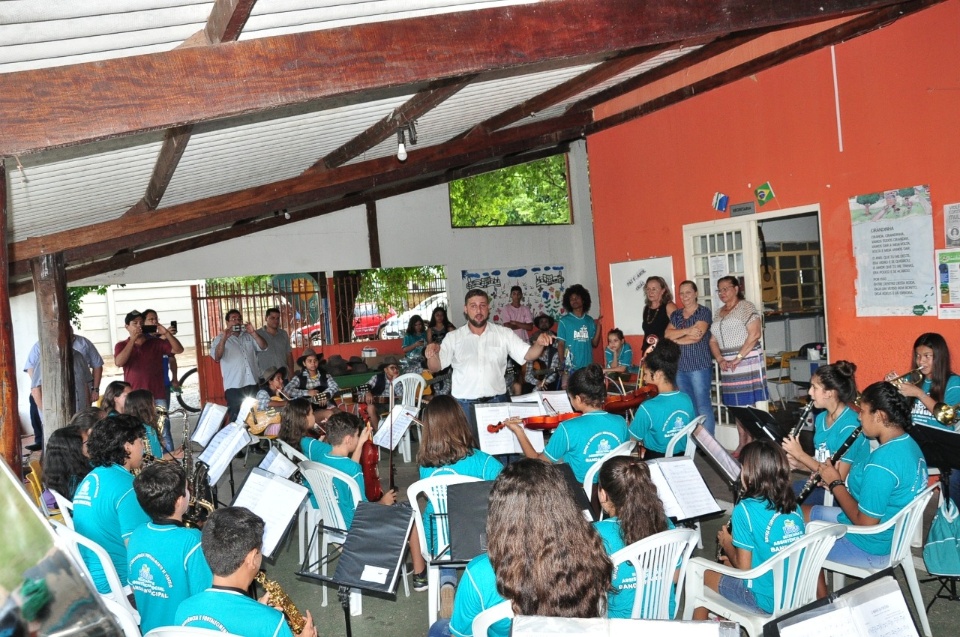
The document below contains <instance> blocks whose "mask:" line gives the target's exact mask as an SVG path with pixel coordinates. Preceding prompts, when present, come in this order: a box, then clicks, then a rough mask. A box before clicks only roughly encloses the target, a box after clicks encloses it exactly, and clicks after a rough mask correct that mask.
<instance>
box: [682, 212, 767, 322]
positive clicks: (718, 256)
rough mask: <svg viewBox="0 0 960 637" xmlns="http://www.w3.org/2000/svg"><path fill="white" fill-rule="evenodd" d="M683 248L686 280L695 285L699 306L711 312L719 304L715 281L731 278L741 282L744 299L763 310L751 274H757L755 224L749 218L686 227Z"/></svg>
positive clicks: (758, 290) (758, 282) (757, 286)
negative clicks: (701, 305) (726, 277)
mask: <svg viewBox="0 0 960 637" xmlns="http://www.w3.org/2000/svg"><path fill="white" fill-rule="evenodd" d="M683 245H684V259H685V261H686V265H687V278H688V279H692V280H693V281H695V282H696V284H697V287H698V288H699V290H700V303H701V304H703V305H705V306H707V307H708V308H710V310H711V311H713V309H714V308H716V307H717V306H718V305H719V303H720V299H719V298H718V297H717V279H719V278H720V277H724V276H728V275H731V276H735V277H738V278H742V279H743V287H741V290H742V291H743V294H744V296H745V297H746V299H747V300H748V301H750V302H751V303H753V304H754V305H756V306H757V307H758V308H760V307H763V303H762V302H761V298H760V281H759V280H758V277H757V275H756V274H755V273H757V272H759V271H760V262H759V250H758V249H757V245H758V239H757V224H756V221H754V219H753V217H752V216H751V217H749V218H747V219H738V218H733V219H720V220H717V221H705V222H703V223H692V224H689V225H686V226H684V227H683Z"/></svg>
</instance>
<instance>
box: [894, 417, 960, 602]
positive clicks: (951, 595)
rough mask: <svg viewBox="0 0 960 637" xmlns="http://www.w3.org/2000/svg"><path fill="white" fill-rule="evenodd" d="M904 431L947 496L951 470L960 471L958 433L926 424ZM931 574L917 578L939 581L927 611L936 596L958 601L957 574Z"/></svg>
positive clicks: (959, 599) (947, 496)
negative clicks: (937, 472) (934, 470)
mask: <svg viewBox="0 0 960 637" xmlns="http://www.w3.org/2000/svg"><path fill="white" fill-rule="evenodd" d="M907 433H909V434H910V437H911V438H913V439H914V440H915V441H916V442H917V445H919V446H920V451H922V452H923V457H924V458H926V460H927V465H929V466H932V467H936V468H938V469H939V470H940V492H941V494H942V496H941V497H943V498H949V497H950V473H951V472H952V471H960V433H958V432H956V431H952V430H949V429H940V428H939V427H927V426H926V425H916V426H914V427H911V428H910V431H908V432H907ZM930 574H931V575H933V577H931V578H929V579H925V580H920V581H921V582H924V583H927V582H940V589H939V590H938V591H937V592H936V594H935V595H934V596H933V599H931V600H930V604H928V605H927V610H930V607H931V606H933V603H934V602H936V601H937V600H938V599H946V600H949V601H951V602H960V595H958V594H957V582H960V577H956V576H953V575H937V574H936V573H930ZM944 591H946V592H944Z"/></svg>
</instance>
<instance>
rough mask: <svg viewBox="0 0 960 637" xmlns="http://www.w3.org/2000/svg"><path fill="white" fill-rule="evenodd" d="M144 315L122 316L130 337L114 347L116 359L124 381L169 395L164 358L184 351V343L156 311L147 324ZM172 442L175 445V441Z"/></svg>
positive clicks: (137, 387) (136, 387)
mask: <svg viewBox="0 0 960 637" xmlns="http://www.w3.org/2000/svg"><path fill="white" fill-rule="evenodd" d="M145 315H146V313H144V314H141V313H140V312H138V311H136V310H133V311H132V312H130V313H129V314H127V316H126V317H125V318H124V319H123V322H124V323H125V324H126V326H127V333H129V334H130V338H128V339H126V340H124V341H120V342H119V343H117V345H116V347H114V348H113V361H114V364H116V366H117V367H122V368H123V380H124V381H126V382H128V383H130V386H131V387H132V388H133V389H146V390H147V391H149V392H150V393H151V394H153V395H154V396H159V397H163V396H166V395H167V384H166V375H165V370H164V366H163V358H164V357H165V356H171V355H173V354H180V353H182V352H183V345H181V344H180V341H178V340H177V337H176V336H174V335H173V333H172V332H171V331H170V330H168V329H167V328H166V327H164V326H163V325H161V324H160V323H158V322H156V320H155V318H156V312H152V311H151V315H152V317H153V319H154V320H152V321H151V324H149V325H147V324H145V323H144V318H145ZM167 429H169V427H168V428H167ZM170 442H171V445H172V440H171V441H170ZM168 451H169V449H168Z"/></svg>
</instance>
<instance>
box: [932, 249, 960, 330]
mask: <svg viewBox="0 0 960 637" xmlns="http://www.w3.org/2000/svg"><path fill="white" fill-rule="evenodd" d="M937 277H938V282H939V287H938V290H939V294H938V298H937V316H939V317H940V318H942V319H960V248H952V249H949V250H937Z"/></svg>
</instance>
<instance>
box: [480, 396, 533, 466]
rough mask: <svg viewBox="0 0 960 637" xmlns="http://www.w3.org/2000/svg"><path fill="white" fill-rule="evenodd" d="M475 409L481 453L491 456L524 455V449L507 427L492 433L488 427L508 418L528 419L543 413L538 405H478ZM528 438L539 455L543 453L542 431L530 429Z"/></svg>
mask: <svg viewBox="0 0 960 637" xmlns="http://www.w3.org/2000/svg"><path fill="white" fill-rule="evenodd" d="M473 408H474V413H475V414H476V418H477V444H479V445H480V451H483V452H485V453H489V454H490V455H491V456H497V455H502V454H508V453H523V448H522V447H521V446H520V442H519V441H518V440H517V436H516V435H515V434H514V433H513V432H512V431H510V430H509V429H507V428H506V427H504V428H503V429H501V430H500V431H498V432H496V433H491V432H490V431H488V430H487V425H495V424H497V423H499V422H503V421H504V420H506V419H507V418H527V417H530V416H540V415H542V413H543V412H541V411H540V405H539V404H537V403H483V404H476V405H474V406H473ZM527 438H528V439H529V440H530V444H532V445H533V448H534V449H536V450H537V453H541V452H543V432H542V431H533V430H530V429H528V430H527Z"/></svg>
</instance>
